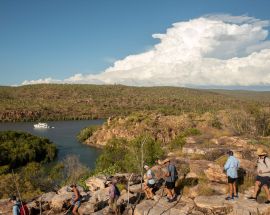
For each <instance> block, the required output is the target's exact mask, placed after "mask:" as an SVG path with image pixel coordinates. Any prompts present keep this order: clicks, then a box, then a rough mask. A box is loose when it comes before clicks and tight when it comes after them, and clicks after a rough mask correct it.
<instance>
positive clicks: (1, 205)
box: [0, 199, 12, 214]
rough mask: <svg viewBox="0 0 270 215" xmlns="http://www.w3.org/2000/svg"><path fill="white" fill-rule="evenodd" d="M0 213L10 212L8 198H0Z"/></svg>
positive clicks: (10, 205)
mask: <svg viewBox="0 0 270 215" xmlns="http://www.w3.org/2000/svg"><path fill="white" fill-rule="evenodd" d="M0 214H12V203H11V202H10V201H9V199H0Z"/></svg>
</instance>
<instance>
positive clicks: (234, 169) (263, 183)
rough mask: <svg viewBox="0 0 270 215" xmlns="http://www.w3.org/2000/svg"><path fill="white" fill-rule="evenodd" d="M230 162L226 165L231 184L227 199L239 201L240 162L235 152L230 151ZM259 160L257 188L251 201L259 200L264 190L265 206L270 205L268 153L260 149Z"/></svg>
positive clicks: (257, 164)
mask: <svg viewBox="0 0 270 215" xmlns="http://www.w3.org/2000/svg"><path fill="white" fill-rule="evenodd" d="M227 154H228V160H227V162H226V163H225V165H224V170H225V171H226V174H227V176H228V184H229V196H228V197H226V198H225V199H226V200H228V201H230V200H235V199H238V192H237V181H238V170H239V167H240V165H239V160H238V159H237V158H236V157H235V156H234V154H233V151H228V153H227ZM256 154H257V156H258V158H257V163H256V167H257V169H256V173H257V176H256V180H255V186H254V187H255V188H254V192H253V195H252V196H249V197H248V199H250V200H257V197H258V195H259V193H260V191H261V189H262V188H263V189H264V191H265V193H266V198H267V200H266V201H265V204H270V192H269V185H270V159H269V158H268V153H267V152H266V151H265V150H264V149H263V148H258V149H257V152H256Z"/></svg>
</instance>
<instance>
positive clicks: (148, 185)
mask: <svg viewBox="0 0 270 215" xmlns="http://www.w3.org/2000/svg"><path fill="white" fill-rule="evenodd" d="M147 187H149V188H154V187H155V184H147Z"/></svg>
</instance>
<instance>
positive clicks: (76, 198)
mask: <svg viewBox="0 0 270 215" xmlns="http://www.w3.org/2000/svg"><path fill="white" fill-rule="evenodd" d="M70 188H71V190H72V192H73V194H72V198H71V206H72V214H74V215H79V213H78V209H79V207H80V206H81V195H80V192H79V190H78V188H77V186H76V184H72V185H71V186H70Z"/></svg>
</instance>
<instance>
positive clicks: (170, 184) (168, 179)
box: [163, 159, 178, 202]
mask: <svg viewBox="0 0 270 215" xmlns="http://www.w3.org/2000/svg"><path fill="white" fill-rule="evenodd" d="M163 164H165V165H166V173H165V188H166V189H165V190H166V193H167V198H168V202H173V201H174V200H175V199H176V194H175V190H174V188H175V182H176V180H177V179H178V173H177V171H176V167H175V165H173V164H171V163H170V160H169V159H165V160H164V161H163Z"/></svg>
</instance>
